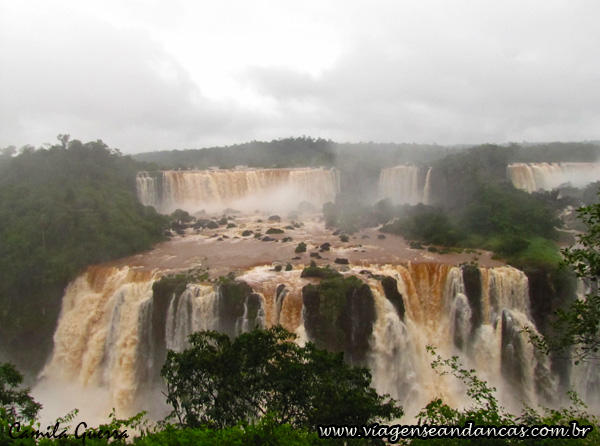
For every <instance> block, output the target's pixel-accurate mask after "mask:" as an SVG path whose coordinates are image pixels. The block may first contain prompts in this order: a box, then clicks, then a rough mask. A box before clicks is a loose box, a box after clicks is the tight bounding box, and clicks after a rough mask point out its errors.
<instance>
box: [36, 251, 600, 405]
mask: <svg viewBox="0 0 600 446" xmlns="http://www.w3.org/2000/svg"><path fill="white" fill-rule="evenodd" d="M344 275H345V276H350V275H354V276H356V277H360V279H361V280H362V281H363V282H364V283H366V288H365V287H362V288H360V290H358V291H357V290H355V291H353V292H352V294H351V295H348V296H347V297H346V307H344V308H341V309H338V310H335V311H340V313H339V315H337V316H336V315H333V317H332V318H330V320H334V321H337V322H334V323H335V324H341V325H340V327H339V328H340V329H341V333H344V334H345V336H347V337H348V340H349V342H348V343H347V344H343V345H346V346H350V348H351V349H354V348H356V349H362V348H363V347H365V348H366V352H365V353H364V354H362V353H361V354H356V355H352V353H354V352H352V351H351V352H350V353H351V357H350V358H349V360H351V361H352V362H353V363H358V364H363V365H368V366H369V367H370V369H371V371H372V375H373V383H374V386H375V387H376V388H377V390H378V391H379V392H381V393H390V394H391V395H392V396H393V397H395V398H398V399H399V400H400V401H401V403H402V404H403V405H404V406H405V410H406V411H407V413H408V414H409V416H411V415H412V416H414V415H415V414H416V413H417V411H418V410H419V409H421V408H423V407H424V406H425V405H426V404H427V403H428V402H429V401H431V400H432V399H433V398H436V397H439V396H441V397H443V398H444V400H445V401H446V402H448V403H449V404H456V405H464V404H470V403H471V402H470V401H467V400H465V398H466V396H464V388H462V387H461V386H462V384H461V383H460V382H458V381H457V380H456V379H454V378H452V377H451V376H438V375H436V374H435V372H434V371H433V370H432V369H431V366H430V363H431V361H432V357H431V356H430V355H429V354H428V353H427V352H426V348H425V347H426V346H428V345H431V346H433V347H434V348H435V350H436V352H437V353H439V354H440V355H441V356H442V357H444V358H450V357H452V356H454V355H456V356H458V357H459V358H460V362H461V363H462V365H463V367H464V368H467V369H470V368H475V369H476V370H477V373H478V376H479V377H480V378H481V379H484V380H487V381H488V382H489V383H490V385H493V386H495V387H497V388H498V390H499V392H498V396H499V398H500V401H501V403H502V404H503V405H505V407H508V408H509V409H510V410H518V407H519V406H520V404H522V403H527V404H530V405H536V404H537V403H538V402H548V401H549V400H551V398H552V396H553V395H555V394H556V393H557V380H556V378H555V377H554V376H553V375H552V373H551V368H550V363H549V360H548V358H547V357H546V356H544V355H541V354H539V352H537V351H536V350H535V349H534V348H533V346H532V345H531V344H530V343H529V342H528V338H527V336H528V335H527V334H526V333H523V332H522V329H523V328H525V327H529V329H530V330H531V331H533V332H534V333H537V332H536V329H535V326H534V323H533V321H532V319H531V315H530V309H529V307H530V305H529V295H528V281H527V277H526V276H525V275H524V274H523V273H522V272H521V271H519V270H516V269H514V268H511V267H497V268H483V267H475V266H466V267H455V266H451V265H447V264H438V263H411V262H408V263H406V264H401V265H370V266H369V265H367V266H361V267H359V266H352V265H350V266H349V269H348V270H347V272H345V273H344ZM159 277H160V274H159V273H157V272H149V271H140V270H136V269H133V268H129V267H122V268H115V267H90V268H89V269H88V271H87V272H86V273H85V274H83V275H82V276H81V277H79V278H77V279H76V280H75V281H73V282H72V283H71V284H70V285H69V287H68V288H67V290H66V293H65V296H64V300H63V308H62V313H61V316H60V320H59V325H58V328H57V331H56V334H55V338H54V339H55V347H54V352H53V355H52V358H51V359H50V361H49V363H48V365H47V366H46V368H45V369H44V371H43V373H42V377H43V378H44V379H46V380H53V381H54V382H76V383H77V384H78V385H79V386H81V387H82V388H86V387H87V388H102V389H106V390H108V392H109V395H110V401H109V403H110V405H108V406H107V407H108V408H110V407H116V408H117V410H118V411H119V413H122V412H125V413H132V412H136V410H138V409H139V408H140V407H147V406H143V404H142V406H139V405H138V406H136V404H139V403H136V402H139V401H143V398H144V395H141V393H143V391H144V389H145V387H144V383H145V381H151V380H152V379H153V377H156V370H157V369H159V368H160V364H161V361H162V360H164V357H163V358H161V354H159V353H157V352H163V353H162V354H163V356H164V351H165V350H166V349H167V348H168V349H172V350H176V351H181V350H183V349H185V348H186V347H187V345H188V344H187V336H188V335H189V334H190V333H192V332H194V331H197V330H202V329H215V330H219V331H222V332H227V333H230V334H239V333H240V332H244V331H248V330H251V329H252V328H254V327H255V326H259V327H265V326H272V325H274V324H278V323H279V324H282V325H283V326H284V327H286V328H287V329H288V330H290V331H293V332H295V333H296V334H298V336H299V338H300V339H299V342H306V341H307V340H313V341H314V340H315V338H314V332H313V331H311V330H313V328H311V327H309V326H308V325H306V326H305V312H306V308H305V303H304V304H303V302H305V301H304V299H305V298H306V296H305V291H304V290H303V288H304V287H305V286H306V285H308V284H318V283H320V280H319V279H316V278H302V277H301V269H300V268H296V269H292V270H290V271H279V272H277V271H275V270H274V269H273V268H272V267H271V266H259V267H254V268H251V269H249V270H247V271H246V272H245V273H243V274H242V275H240V276H238V277H237V279H236V281H235V283H227V282H225V283H222V284H209V283H204V284H188V285H187V287H186V288H185V290H184V291H183V292H182V293H181V294H180V295H169V296H166V298H165V300H164V303H163V304H161V303H160V302H159V301H157V300H156V296H155V298H154V299H153V294H152V293H153V291H152V289H153V288H152V285H153V283H154V282H156V281H157V280H158V279H159ZM383 278H385V279H383ZM233 288H235V290H233ZM232 290H233V291H232ZM369 302H370V303H369ZM365 305H366V306H365ZM369 306H371V307H372V310H369ZM160 308H162V309H160ZM156 312H161V313H162V316H161V317H162V319H163V322H161V323H158V322H157V321H158V320H160V317H159V318H157V315H156ZM369 314H372V316H370V315H369ZM330 316H331V315H330ZM365 321H368V324H370V325H371V326H372V328H369V327H367V328H369V329H368V330H365ZM361 337H363V339H361ZM317 341H318V339H317ZM159 344H160V345H159ZM317 345H318V343H317ZM582 373H586V372H585V371H584V372H582ZM587 373H588V374H589V373H590V372H587ZM594 376H596V375H594ZM594 379H595V378H594V377H591V378H590V379H589V380H588V381H587V384H586V385H587V386H588V387H589V386H592V387H593V386H596V387H597V380H596V381H594ZM582 385H583V384H582ZM511 395H514V396H511ZM107 404H108V403H107ZM73 407H76V406H73ZM107 413H108V412H107Z"/></svg>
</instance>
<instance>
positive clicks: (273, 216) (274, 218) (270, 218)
mask: <svg viewBox="0 0 600 446" xmlns="http://www.w3.org/2000/svg"><path fill="white" fill-rule="evenodd" d="M269 221H281V217H280V216H279V215H271V216H270V217H269Z"/></svg>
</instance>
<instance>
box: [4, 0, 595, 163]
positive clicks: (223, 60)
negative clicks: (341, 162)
mask: <svg viewBox="0 0 600 446" xmlns="http://www.w3.org/2000/svg"><path fill="white" fill-rule="evenodd" d="M599 19H600V2H598V1H597V0H515V1H513V0H503V1H491V0H387V1H379V0H369V1H366V0H365V1H354V0H339V1H336V0H315V1H313V0H302V1H300V0H294V1H291V0H257V1H254V0H235V1H234V0H219V1H204V0H189V1H188V0H169V1H158V0H102V1H85V0H78V1H69V0H52V1H48V0H38V1H29V0H19V1H10V0H0V147H5V146H7V145H15V146H17V147H20V146H22V145H24V144H33V145H36V146H39V145H41V144H43V143H55V142H56V135H57V134H59V133H69V134H71V135H72V137H74V138H77V139H81V140H83V141H88V140H96V139H102V140H104V142H106V143H107V144H108V145H110V146H111V147H118V148H120V149H121V150H122V151H123V152H125V153H137V152H142V151H150V150H158V149H183V148H201V147H208V146H214V145H226V144H233V143H241V142H247V141H250V140H272V139H277V138H284V137H288V136H302V135H307V136H312V137H322V138H327V139H333V140H335V141H339V142H346V141H377V142H390V141H391V142H420V143H438V144H459V143H482V142H496V143H501V142H508V141H517V142H519V141H523V140H527V141H555V140H561V141H583V140H596V139H600V49H599V48H600V26H599V25H598V23H599Z"/></svg>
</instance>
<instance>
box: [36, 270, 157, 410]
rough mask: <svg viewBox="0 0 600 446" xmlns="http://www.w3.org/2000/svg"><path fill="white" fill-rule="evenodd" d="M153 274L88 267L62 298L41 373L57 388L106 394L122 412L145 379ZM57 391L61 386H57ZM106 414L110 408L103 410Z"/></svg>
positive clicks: (148, 348) (154, 275) (129, 404)
mask: <svg viewBox="0 0 600 446" xmlns="http://www.w3.org/2000/svg"><path fill="white" fill-rule="evenodd" d="M156 277H157V276H156V274H155V273H153V272H148V271H136V270H135V269H132V268H129V267H123V268H113V267H90V268H88V270H87V272H86V273H84V274H83V275H82V276H80V277H79V278H77V279H76V280H75V281H73V282H72V283H71V284H70V285H69V286H68V287H67V290H66V292H65V295H64V297H63V305H62V310H61V315H60V319H59V324H58V327H57V329H56V333H55V335H54V351H53V354H52V357H51V359H50V361H49V363H48V364H47V366H46V367H45V368H44V370H43V371H42V373H41V376H42V378H45V379H51V380H53V381H55V382H56V383H64V384H75V385H78V386H81V387H102V388H106V389H107V390H108V392H109V395H110V401H111V404H113V405H114V406H115V407H116V408H117V409H118V410H126V409H128V408H129V407H130V406H131V403H132V401H133V399H134V397H135V395H136V391H137V388H138V386H139V384H140V371H142V374H144V373H145V370H147V367H148V360H149V357H142V356H141V355H140V352H142V351H145V352H149V351H150V350H151V346H150V345H148V342H149V339H150V337H149V335H148V331H147V330H144V329H142V330H140V328H142V327H151V312H150V311H149V305H151V300H152V283H153V282H154V280H155V279H156ZM57 385H61V384H57ZM106 409H107V410H109V411H110V406H109V407H107V408H106Z"/></svg>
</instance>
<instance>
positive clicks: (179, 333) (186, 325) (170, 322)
mask: <svg viewBox="0 0 600 446" xmlns="http://www.w3.org/2000/svg"><path fill="white" fill-rule="evenodd" d="M217 322H218V313H217V299H216V292H215V290H214V288H213V287H212V286H209V285H197V284H188V285H187V287H186V289H185V291H184V292H183V293H182V294H181V295H180V296H172V297H171V303H170V304H169V310H168V313H167V324H166V325H167V326H166V334H165V337H166V344H167V349H169V350H174V351H177V352H181V351H183V350H185V349H186V348H187V347H189V343H188V336H189V335H190V334H192V333H194V332H195V331H200V330H216V329H217Z"/></svg>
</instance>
